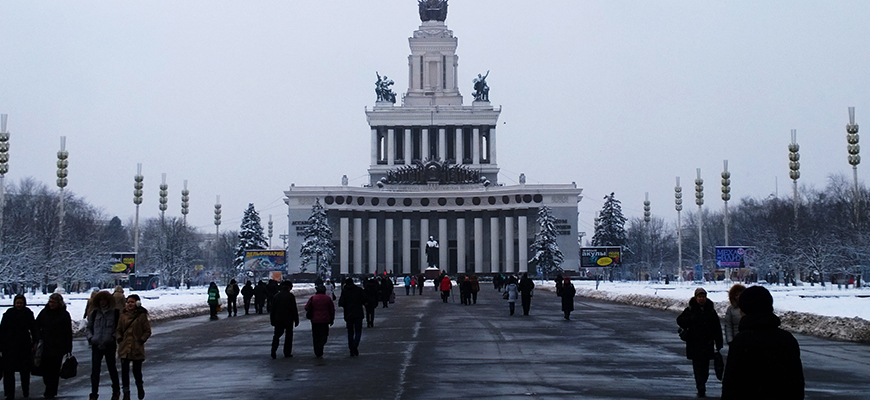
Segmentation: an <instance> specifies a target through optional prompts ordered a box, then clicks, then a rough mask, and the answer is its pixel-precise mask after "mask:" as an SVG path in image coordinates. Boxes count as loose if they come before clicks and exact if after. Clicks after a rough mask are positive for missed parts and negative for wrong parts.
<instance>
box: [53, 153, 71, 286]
mask: <svg viewBox="0 0 870 400" xmlns="http://www.w3.org/2000/svg"><path fill="white" fill-rule="evenodd" d="M68 158H69V152H67V151H66V136H61V137H60V150H59V151H58V152H57V187H58V188H59V189H60V199H59V202H58V211H57V219H58V223H57V237H58V239H57V250H58V255H60V254H59V253H60V249H61V243H62V242H63V217H64V212H63V188H65V187H66V185H67V183H68V182H67V178H66V177H67V174H68V171H67V167H68V166H69V161H67V159H68ZM56 262H58V271H57V272H58V274H57V275H58V276H57V287H58V288H60V287H61V282H60V279H61V277H60V264H59V263H61V262H62V261H61V260H60V257H58V259H57V260H56Z"/></svg>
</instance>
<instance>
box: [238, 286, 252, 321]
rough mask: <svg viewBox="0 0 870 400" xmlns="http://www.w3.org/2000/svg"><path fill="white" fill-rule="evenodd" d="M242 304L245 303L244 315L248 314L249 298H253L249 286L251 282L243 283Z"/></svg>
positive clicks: (249, 307)
mask: <svg viewBox="0 0 870 400" xmlns="http://www.w3.org/2000/svg"><path fill="white" fill-rule="evenodd" d="M241 292H242V302H244V303H245V315H248V314H249V312H248V311H249V310H250V309H251V298H252V297H254V287H253V286H251V281H245V286H244V287H242V290H241Z"/></svg>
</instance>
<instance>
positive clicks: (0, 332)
mask: <svg viewBox="0 0 870 400" xmlns="http://www.w3.org/2000/svg"><path fill="white" fill-rule="evenodd" d="M36 340H37V339H36V320H34V318H33V311H30V309H29V308H27V307H24V308H23V309H21V310H18V309H16V308H15V307H12V308H10V309H8V310H6V312H5V313H3V321H2V322H0V351H2V352H3V369H4V370H6V371H30V368H31V367H32V366H33V355H32V354H31V350H32V349H33V344H34V343H36Z"/></svg>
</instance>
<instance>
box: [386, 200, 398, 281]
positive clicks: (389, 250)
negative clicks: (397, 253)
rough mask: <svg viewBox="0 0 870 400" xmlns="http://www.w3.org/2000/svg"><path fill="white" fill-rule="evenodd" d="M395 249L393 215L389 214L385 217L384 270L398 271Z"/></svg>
mask: <svg viewBox="0 0 870 400" xmlns="http://www.w3.org/2000/svg"><path fill="white" fill-rule="evenodd" d="M393 250H394V249H393V216H392V215H390V214H387V218H386V219H384V270H386V271H393V273H396V272H398V271H396V270H395V265H394V264H395V262H394V260H393Z"/></svg>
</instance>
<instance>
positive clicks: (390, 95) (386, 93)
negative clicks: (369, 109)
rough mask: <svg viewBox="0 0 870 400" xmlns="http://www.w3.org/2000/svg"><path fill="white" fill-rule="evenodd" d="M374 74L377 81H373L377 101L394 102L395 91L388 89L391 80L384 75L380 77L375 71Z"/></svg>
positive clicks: (391, 84)
mask: <svg viewBox="0 0 870 400" xmlns="http://www.w3.org/2000/svg"><path fill="white" fill-rule="evenodd" d="M375 75H377V76H378V81H377V82H375V94H377V95H378V101H389V102H390V103H393V104H395V103H396V93H395V92H393V90H392V89H390V86H393V83H394V82H393V80H392V79H390V78H387V76H386V75H384V76H383V77H381V74H379V73H378V72H377V71H375Z"/></svg>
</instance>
